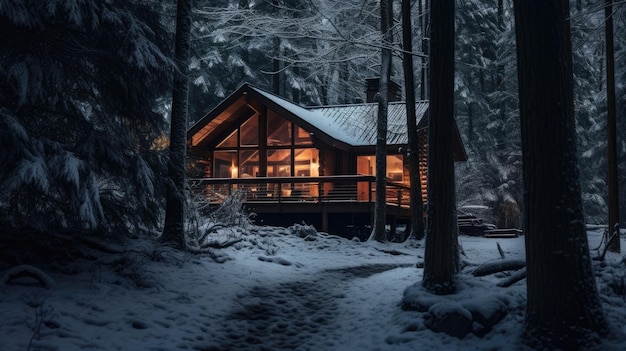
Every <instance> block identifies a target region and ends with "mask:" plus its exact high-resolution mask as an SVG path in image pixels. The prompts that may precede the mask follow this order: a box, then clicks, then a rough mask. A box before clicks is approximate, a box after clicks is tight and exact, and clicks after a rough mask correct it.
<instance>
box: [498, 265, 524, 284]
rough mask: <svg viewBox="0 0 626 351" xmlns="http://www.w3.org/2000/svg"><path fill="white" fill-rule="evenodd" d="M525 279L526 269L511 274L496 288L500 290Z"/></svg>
mask: <svg viewBox="0 0 626 351" xmlns="http://www.w3.org/2000/svg"><path fill="white" fill-rule="evenodd" d="M524 278H526V267H524V268H522V269H520V270H519V271H517V272H515V273H513V274H511V275H510V276H508V277H506V278H504V279H502V280H501V281H500V282H499V283H498V284H496V285H497V286H499V287H501V288H508V287H509V286H511V285H513V284H515V283H517V282H519V281H520V280H522V279H524Z"/></svg>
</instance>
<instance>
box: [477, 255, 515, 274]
mask: <svg viewBox="0 0 626 351" xmlns="http://www.w3.org/2000/svg"><path fill="white" fill-rule="evenodd" d="M524 267H526V261H524V260H520V259H505V260H494V261H489V262H486V263H483V264H481V265H480V266H478V268H476V269H475V270H474V272H472V274H473V275H474V276H475V277H481V276H484V275H489V274H494V273H498V272H504V271H513V270H518V269H521V268H524Z"/></svg>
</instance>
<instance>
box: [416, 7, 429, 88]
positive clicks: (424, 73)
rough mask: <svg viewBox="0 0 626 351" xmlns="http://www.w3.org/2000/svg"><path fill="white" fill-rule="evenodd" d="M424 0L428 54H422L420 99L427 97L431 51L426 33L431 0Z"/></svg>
mask: <svg viewBox="0 0 626 351" xmlns="http://www.w3.org/2000/svg"><path fill="white" fill-rule="evenodd" d="M423 1H424V9H423V10H422V4H421V2H420V4H419V5H420V18H421V20H420V23H421V25H422V26H421V29H422V53H423V54H424V55H426V56H422V67H421V70H420V71H421V72H420V73H421V76H422V81H421V82H420V83H421V84H420V99H422V100H426V99H427V96H426V94H427V92H428V69H429V63H428V62H429V57H430V55H429V53H428V45H429V44H428V40H427V39H426V35H427V34H429V33H430V0H423Z"/></svg>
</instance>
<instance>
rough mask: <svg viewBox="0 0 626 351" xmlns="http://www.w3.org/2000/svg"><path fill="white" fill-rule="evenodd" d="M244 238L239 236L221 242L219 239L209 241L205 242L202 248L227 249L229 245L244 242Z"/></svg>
mask: <svg viewBox="0 0 626 351" xmlns="http://www.w3.org/2000/svg"><path fill="white" fill-rule="evenodd" d="M242 241H243V239H242V238H237V239H233V240H228V241H226V242H223V243H220V242H218V241H209V242H207V243H204V244H202V245H201V246H200V248H201V249H208V248H211V249H225V248H227V247H230V246H233V245H235V244H236V243H239V242H242Z"/></svg>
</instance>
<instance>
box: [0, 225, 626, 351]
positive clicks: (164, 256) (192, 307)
mask: <svg viewBox="0 0 626 351" xmlns="http://www.w3.org/2000/svg"><path fill="white" fill-rule="evenodd" d="M294 232H295V233H294ZM302 236H305V235H298V231H294V230H288V229H283V228H270V227H253V228H252V229H251V230H242V229H225V230H222V231H220V233H219V234H216V235H214V237H213V239H212V240H217V241H220V240H221V241H222V242H225V241H228V240H234V239H237V240H239V239H241V241H239V242H238V243H236V244H234V245H232V246H230V247H228V248H225V249H220V250H214V255H192V254H188V253H181V252H176V251H172V250H169V249H163V248H160V247H158V246H157V245H156V244H155V243H154V242H153V241H151V240H148V239H137V240H134V241H133V242H132V243H131V245H130V246H129V247H126V248H125V253H124V254H112V255H106V256H104V257H103V258H101V259H99V260H95V261H88V260H85V261H80V262H76V263H72V264H68V265H64V266H61V267H59V266H58V265H57V266H48V267H37V268H39V269H41V270H42V271H43V272H45V273H37V274H40V275H41V274H45V276H48V277H50V278H51V279H52V280H54V283H52V282H49V283H45V281H44V282H42V283H45V284H42V283H40V282H38V281H35V280H29V279H30V278H21V279H19V280H17V281H12V284H1V283H0V316H1V317H0V328H1V329H0V350H5V351H13V350H16V351H18V350H19V351H24V350H60V351H71V350H213V351H215V350H316V351H323V350H509V349H511V348H512V346H514V345H513V344H514V343H515V342H516V340H517V337H518V335H519V333H520V331H521V326H522V323H523V318H524V303H525V284H524V281H521V282H518V283H516V284H514V285H512V286H510V287H508V288H501V287H498V286H496V284H497V283H498V282H499V281H501V280H502V279H504V278H506V275H505V274H502V273H499V274H495V275H488V276H483V277H475V276H473V275H472V274H471V272H472V271H473V270H474V269H475V268H476V267H477V266H478V265H479V264H482V263H485V262H487V261H493V260H499V259H501V258H500V253H499V251H498V248H497V244H496V243H499V244H500V247H501V248H502V251H503V252H504V254H505V256H506V258H507V259H508V258H519V259H523V258H524V239H523V237H520V238H514V239H485V238H479V237H468V236H461V237H460V242H461V245H462V248H463V250H464V253H465V256H463V260H464V262H465V264H466V266H465V267H464V269H463V271H462V273H461V274H460V275H459V282H458V286H459V291H458V293H456V294H454V295H451V296H447V297H434V296H428V295H426V293H424V292H420V288H419V284H417V285H415V286H414V287H413V288H411V289H409V290H408V291H413V293H415V294H424V296H425V297H424V298H432V299H435V302H436V304H438V306H439V308H440V309H441V308H444V309H445V308H449V307H450V306H463V307H464V308H467V309H470V310H471V309H472V308H474V309H483V310H489V308H490V307H489V306H490V304H492V303H494V301H496V302H497V301H499V302H498V303H500V305H502V303H504V305H506V311H507V314H506V316H505V317H504V319H502V320H501V321H500V322H499V323H497V324H496V325H495V326H494V327H493V329H492V330H490V331H488V332H486V335H484V336H483V337H478V336H476V335H475V334H474V333H469V334H468V335H467V336H465V337H464V338H462V339H459V338H457V337H453V336H449V335H447V334H444V333H435V332H433V331H431V330H430V329H428V328H426V327H425V319H424V316H425V313H424V312H417V311H410V310H403V309H402V305H401V302H402V299H403V294H404V292H405V290H407V288H408V287H409V286H411V285H413V284H415V283H418V282H419V281H420V280H421V276H422V269H420V268H417V266H419V263H420V262H422V260H423V251H424V250H423V242H419V241H410V242H408V243H403V244H392V243H389V244H380V243H370V242H366V243H362V242H356V241H351V240H347V239H342V238H338V237H334V236H327V235H325V234H312V235H308V236H306V237H302ZM600 238H601V232H600V231H599V230H591V231H590V232H589V242H590V246H591V247H592V248H593V247H595V246H597V244H598V243H599V241H600ZM622 247H623V248H626V241H625V240H624V238H622ZM592 254H595V252H593V253H592ZM622 258H623V256H622V255H612V254H609V256H608V258H607V260H606V264H603V265H602V266H600V265H598V264H596V269H597V276H598V283H599V288H600V290H601V292H602V298H603V302H604V306H605V312H606V314H607V316H608V317H609V319H610V320H611V322H612V324H613V326H614V327H615V328H616V329H617V330H620V331H621V333H626V307H625V305H626V296H624V295H619V294H616V293H614V292H613V290H612V289H611V288H610V287H609V286H608V284H611V282H616V281H619V280H620V279H624V273H625V270H626V269H625V265H624V263H621V264H620V263H619V262H620V261H621V260H622ZM216 261H219V262H221V263H217V262H216ZM416 264H417V265H416ZM3 273H4V274H5V275H6V272H0V276H2V275H3ZM621 281H622V282H623V280H621ZM622 284H623V283H622ZM42 285H49V286H48V287H43V286H42ZM431 310H432V308H431ZM431 312H432V311H431ZM605 347H606V349H615V350H624V349H626V340H624V338H620V339H618V340H612V341H610V342H609V343H608V344H607V345H606V346H605Z"/></svg>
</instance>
